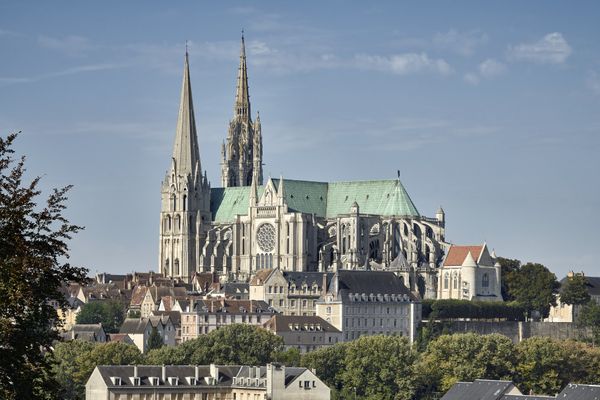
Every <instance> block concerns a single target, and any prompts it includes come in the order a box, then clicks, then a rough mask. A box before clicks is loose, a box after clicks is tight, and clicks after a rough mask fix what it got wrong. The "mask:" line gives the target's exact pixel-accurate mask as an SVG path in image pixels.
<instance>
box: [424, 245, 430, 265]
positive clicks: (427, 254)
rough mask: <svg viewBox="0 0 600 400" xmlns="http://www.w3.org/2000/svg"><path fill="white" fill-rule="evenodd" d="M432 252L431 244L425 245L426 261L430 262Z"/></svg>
mask: <svg viewBox="0 0 600 400" xmlns="http://www.w3.org/2000/svg"><path fill="white" fill-rule="evenodd" d="M430 254H431V250H429V246H427V245H425V261H426V262H429V256H430Z"/></svg>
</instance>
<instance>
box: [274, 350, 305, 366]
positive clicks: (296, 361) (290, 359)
mask: <svg viewBox="0 0 600 400" xmlns="http://www.w3.org/2000/svg"><path fill="white" fill-rule="evenodd" d="M301 358H302V356H301V354H300V350H298V349H297V348H295V347H290V348H289V349H287V350H282V351H280V352H276V353H275V354H274V356H273V361H275V362H278V363H281V364H283V365H285V366H286V367H297V366H299V365H300V362H301Z"/></svg>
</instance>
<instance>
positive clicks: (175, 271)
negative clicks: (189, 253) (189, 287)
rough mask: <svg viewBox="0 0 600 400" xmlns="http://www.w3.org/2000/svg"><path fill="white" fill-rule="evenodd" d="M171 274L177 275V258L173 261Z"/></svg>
mask: <svg viewBox="0 0 600 400" xmlns="http://www.w3.org/2000/svg"><path fill="white" fill-rule="evenodd" d="M173 275H174V276H179V259H178V258H176V259H175V262H173Z"/></svg>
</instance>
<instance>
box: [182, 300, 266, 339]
mask: <svg viewBox="0 0 600 400" xmlns="http://www.w3.org/2000/svg"><path fill="white" fill-rule="evenodd" d="M274 312H275V310H273V309H270V308H269V305H268V304H267V303H265V302H264V301H255V300H235V299H223V298H219V299H204V300H196V301H194V302H193V303H192V304H190V307H189V309H188V310H187V311H185V312H183V313H181V340H182V342H186V341H188V340H192V339H196V338H197V337H199V336H200V335H205V334H207V333H210V332H212V331H214V330H216V329H219V328H221V327H224V326H228V325H232V324H248V325H254V326H260V327H262V325H263V323H265V322H266V321H267V320H268V319H269V318H271V316H272V315H273V313H274Z"/></svg>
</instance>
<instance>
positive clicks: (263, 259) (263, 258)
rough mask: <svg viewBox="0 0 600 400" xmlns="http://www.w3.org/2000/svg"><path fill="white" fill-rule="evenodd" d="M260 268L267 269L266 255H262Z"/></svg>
mask: <svg viewBox="0 0 600 400" xmlns="http://www.w3.org/2000/svg"><path fill="white" fill-rule="evenodd" d="M260 267H261V268H264V267H265V255H264V254H261V255H260Z"/></svg>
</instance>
